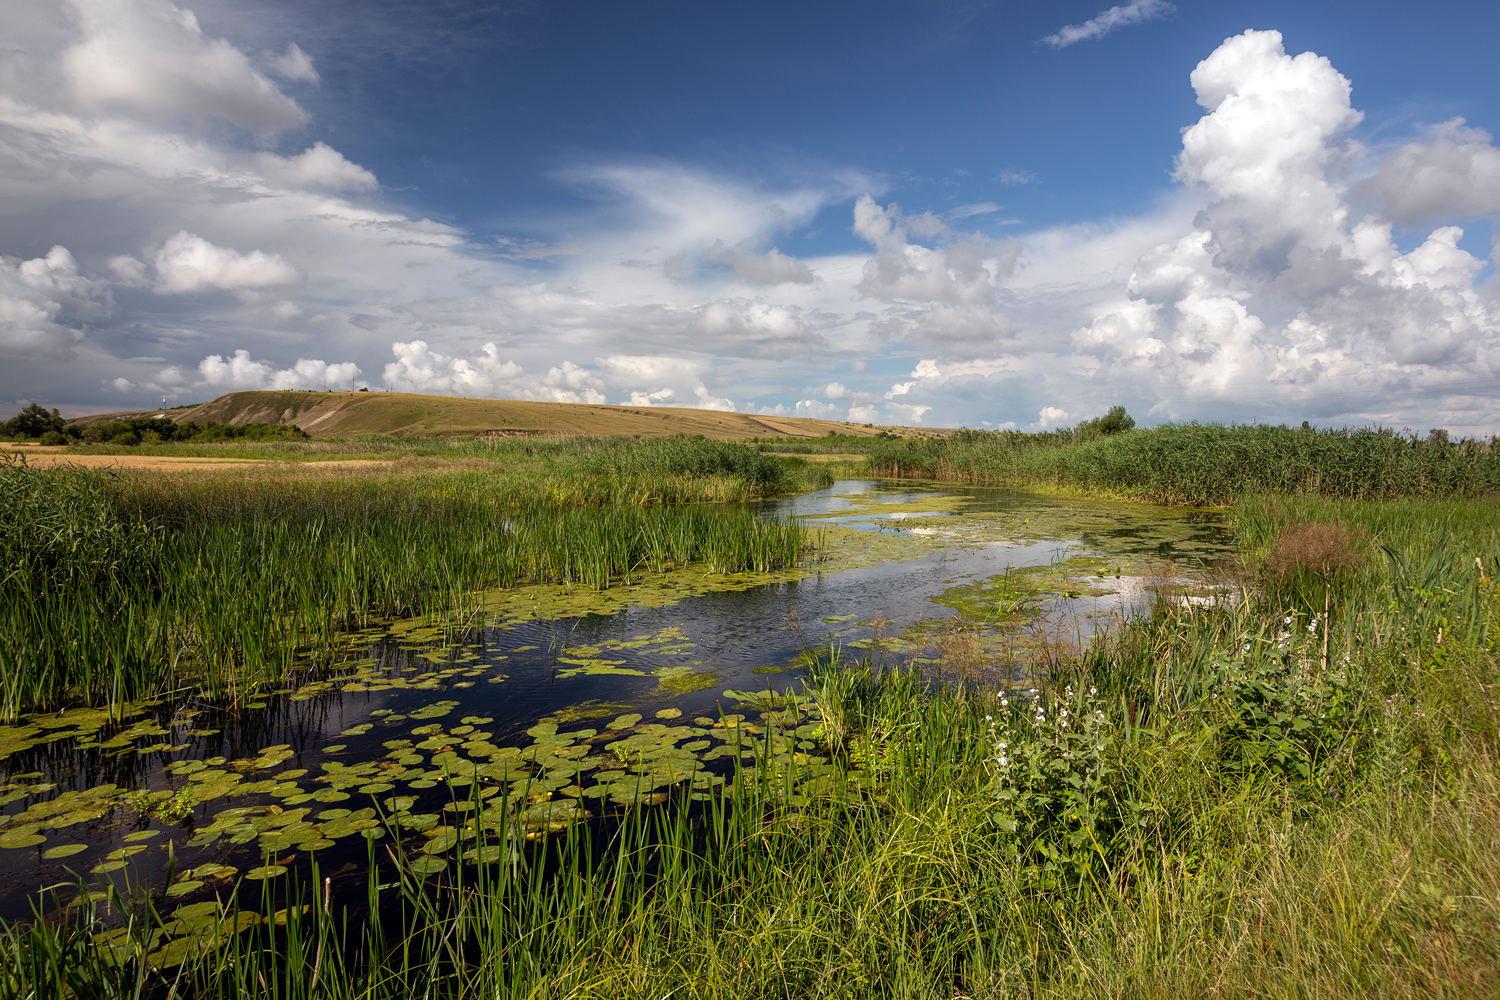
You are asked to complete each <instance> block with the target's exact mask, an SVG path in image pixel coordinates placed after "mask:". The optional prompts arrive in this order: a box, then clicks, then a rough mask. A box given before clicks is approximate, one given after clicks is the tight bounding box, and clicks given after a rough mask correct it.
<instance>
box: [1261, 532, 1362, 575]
mask: <svg viewBox="0 0 1500 1000" xmlns="http://www.w3.org/2000/svg"><path fill="white" fill-rule="evenodd" d="M1362 541H1363V537H1362V536H1361V535H1360V534H1358V533H1355V532H1351V531H1350V530H1349V529H1348V528H1346V527H1344V526H1343V525H1342V524H1322V523H1319V522H1317V521H1303V522H1302V523H1301V524H1294V525H1292V526H1291V527H1290V528H1287V529H1286V530H1285V531H1283V532H1282V533H1281V536H1280V537H1279V538H1277V539H1276V541H1275V542H1273V543H1272V544H1271V551H1270V552H1269V553H1268V554H1267V555H1266V560H1265V563H1264V570H1265V572H1267V573H1269V574H1270V575H1272V576H1274V577H1277V578H1281V579H1285V578H1286V577H1289V576H1291V575H1292V574H1294V573H1296V572H1298V571H1299V570H1303V571H1307V572H1310V573H1317V574H1319V575H1321V576H1331V575H1333V574H1335V573H1341V572H1344V571H1346V570H1351V569H1356V568H1358V567H1359V566H1361V565H1363V564H1364V561H1365V557H1364V553H1363V552H1362V551H1361V550H1360V543H1361V542H1362Z"/></svg>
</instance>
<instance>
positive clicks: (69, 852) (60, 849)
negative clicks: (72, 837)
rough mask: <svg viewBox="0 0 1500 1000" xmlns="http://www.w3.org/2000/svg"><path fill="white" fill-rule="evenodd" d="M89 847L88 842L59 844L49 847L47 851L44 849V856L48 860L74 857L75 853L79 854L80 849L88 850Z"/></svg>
mask: <svg viewBox="0 0 1500 1000" xmlns="http://www.w3.org/2000/svg"><path fill="white" fill-rule="evenodd" d="M88 849H89V845H88V844H58V845H57V846H56V847H49V848H47V849H46V850H45V851H43V852H42V857H44V858H46V859H47V860H48V861H55V860H56V859H58V858H67V857H72V856H73V855H75V854H78V853H79V852H80V851H86V850H88Z"/></svg>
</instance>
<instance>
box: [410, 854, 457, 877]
mask: <svg viewBox="0 0 1500 1000" xmlns="http://www.w3.org/2000/svg"><path fill="white" fill-rule="evenodd" d="M447 867H448V862H447V861H444V860H443V859H442V858H433V857H426V858H418V859H417V860H415V861H413V862H412V863H411V870H412V872H413V873H414V874H417V875H436V874H437V873H438V872H440V871H442V870H443V869H444V868H447Z"/></svg>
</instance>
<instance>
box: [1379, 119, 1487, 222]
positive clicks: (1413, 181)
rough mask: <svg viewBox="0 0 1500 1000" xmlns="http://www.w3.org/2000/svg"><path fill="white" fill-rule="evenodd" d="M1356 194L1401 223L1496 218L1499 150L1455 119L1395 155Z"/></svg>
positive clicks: (1479, 133) (1382, 162)
mask: <svg viewBox="0 0 1500 1000" xmlns="http://www.w3.org/2000/svg"><path fill="white" fill-rule="evenodd" d="M1358 190H1359V193H1362V194H1366V195H1371V196H1373V197H1375V198H1376V199H1377V200H1378V204H1379V211H1380V215H1381V216H1382V217H1383V218H1385V219H1389V220H1390V221H1392V222H1397V223H1400V224H1402V225H1421V224H1422V223H1430V222H1433V221H1435V220H1445V219H1453V218H1465V217H1472V216H1476V215H1493V214H1495V213H1497V212H1500V149H1496V148H1495V146H1494V141H1493V139H1492V138H1491V137H1490V134H1489V133H1488V132H1486V131H1484V130H1483V129H1477V128H1469V127H1467V126H1466V125H1465V123H1464V120H1463V119H1462V118H1454V119H1452V120H1451V121H1446V122H1443V123H1442V124H1440V125H1434V126H1433V127H1432V128H1431V129H1430V130H1428V133H1427V135H1426V136H1424V137H1423V139H1422V141H1420V142H1411V143H1407V144H1406V145H1404V146H1402V147H1401V148H1400V149H1398V150H1396V151H1395V152H1394V153H1391V154H1390V155H1389V156H1387V157H1386V158H1385V159H1384V160H1382V161H1381V164H1380V170H1379V171H1378V172H1377V173H1376V174H1375V176H1374V177H1371V178H1370V179H1369V180H1367V181H1365V182H1364V183H1363V184H1361V185H1360V187H1359V189H1358Z"/></svg>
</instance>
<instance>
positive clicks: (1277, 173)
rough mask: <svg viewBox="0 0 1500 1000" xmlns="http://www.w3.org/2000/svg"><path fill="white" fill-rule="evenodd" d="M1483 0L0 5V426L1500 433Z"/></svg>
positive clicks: (1489, 44)
mask: <svg viewBox="0 0 1500 1000" xmlns="http://www.w3.org/2000/svg"><path fill="white" fill-rule="evenodd" d="M1497 42H1500V5H1495V4H1493V3H1488V4H1480V3H1435V4H1428V5H1413V4H1409V3H1394V2H1383V0H1375V2H1368V0H1367V2H1360V3H1353V2H1343V0H1325V2H1320V3H1317V4H1309V3H1306V2H1305V0H1303V2H1299V3H1290V2H1287V3H1278V2H1243V3H1235V4H1225V3H1207V2H1202V0H1176V2H1175V3H1169V2H1166V0H1125V2H1123V3H1121V4H1119V5H1116V6H1108V5H1106V4H1103V3H1101V0H1083V2H1074V0H1060V2H1054V3H1048V4H1034V3H1016V2H993V3H991V2H981V0H866V2H863V3H843V2H836V0H825V2H823V3H816V4H808V3H805V2H802V3H796V4H789V3H782V2H778V0H763V2H760V3H757V4H733V5H731V4H703V3H687V2H649V0H646V2H639V3H635V4H620V3H601V2H591V0H581V2H573V3H568V4H544V3H540V2H503V3H501V2H496V3H489V2H460V0H323V2H320V3H318V4H307V3H304V2H300V0H180V2H178V3H173V2H169V0H0V416H3V415H8V414H9V413H13V412H15V411H16V410H18V409H20V408H21V407H23V406H25V405H27V404H29V403H32V402H37V403H40V404H42V405H44V406H46V407H49V408H51V407H57V408H58V409H59V410H61V412H63V413H64V414H65V415H82V414H86V413H100V412H109V411H116V410H124V409H133V408H141V407H148V406H153V405H158V404H160V402H161V401H162V399H163V397H165V398H166V400H167V401H168V405H182V404H187V403H194V402H200V401H204V400H207V399H211V398H213V397H215V396H218V395H221V394H223V393H226V392H230V391H234V390H238V389H316V390H321V389H324V388H328V389H349V388H351V387H354V388H360V387H369V388H370V389H372V390H383V389H390V390H397V391H404V392H429V393H443V394H452V395H459V396H467V397H487V398H511V399H538V400H555V401H563V402H586V403H605V402H608V403H619V404H631V405H637V406H694V407H707V408H713V409H723V410H730V409H733V410H737V411H741V412H749V413H768V414H780V415H799V416H814V417H822V418H829V419H838V420H851V421H855V422H858V423H871V424H875V425H884V424H899V425H910V424H920V425H922V426H931V427H959V426H967V427H975V428H1016V429H1021V430H1031V431H1035V430H1045V429H1051V428H1056V427H1060V426H1069V425H1072V424H1075V423H1077V422H1079V421H1081V420H1085V419H1089V418H1092V417H1095V416H1098V415H1100V414H1102V413H1103V412H1105V411H1106V410H1107V409H1108V408H1109V407H1111V406H1113V405H1116V404H1118V405H1123V406H1125V407H1126V408H1127V409H1128V410H1129V412H1130V413H1131V414H1132V415H1133V416H1134V417H1135V418H1136V419H1137V421H1138V422H1140V423H1141V424H1143V425H1152V424H1159V423H1164V422H1169V421H1190V420H1203V421H1209V420H1215V421H1232V422H1261V423H1282V422H1289V423H1300V422H1301V421H1303V420H1308V421H1311V422H1312V423H1313V424H1314V425H1317V426H1356V427H1359V426H1369V425H1379V426H1388V427H1394V428H1398V429H1399V428H1410V429H1412V430H1414V431H1417V432H1419V433H1423V434H1425V433H1426V431H1427V430H1428V429H1430V428H1433V427H1444V428H1447V429H1449V430H1450V431H1451V432H1453V433H1455V434H1471V435H1483V436H1488V435H1491V434H1494V433H1500V398H1497V397H1500V291H1497V289H1500V285H1497V283H1496V281H1495V260H1496V253H1497V249H1496V237H1497V236H1500V227H1496V225H1495V222H1496V219H1497V217H1500V149H1497V148H1496V146H1495V142H1494V138H1493V136H1494V134H1495V133H1496V131H1497V130H1500V87H1497V85H1496V78H1495V75H1494V68H1493V67H1494V52H1495V49H1496V44H1497Z"/></svg>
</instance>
